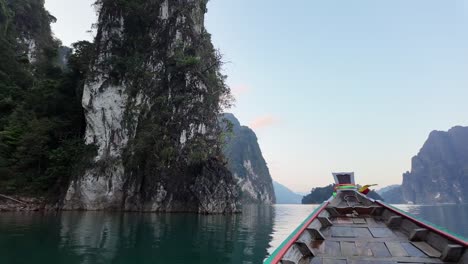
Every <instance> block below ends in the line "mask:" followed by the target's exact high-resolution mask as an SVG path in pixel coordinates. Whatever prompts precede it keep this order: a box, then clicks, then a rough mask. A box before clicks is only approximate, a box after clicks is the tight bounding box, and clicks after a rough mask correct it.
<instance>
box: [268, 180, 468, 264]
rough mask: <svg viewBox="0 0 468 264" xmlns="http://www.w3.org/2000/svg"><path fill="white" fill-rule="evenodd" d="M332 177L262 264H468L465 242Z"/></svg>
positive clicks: (348, 183)
mask: <svg viewBox="0 0 468 264" xmlns="http://www.w3.org/2000/svg"><path fill="white" fill-rule="evenodd" d="M333 176H334V178H335V190H336V192H335V193H333V195H332V197H330V199H328V200H327V201H325V202H324V203H323V204H321V205H320V206H319V207H318V208H317V209H316V210H315V211H314V212H312V213H311V214H310V215H309V217H307V218H306V219H305V220H304V221H303V222H302V223H301V224H300V225H299V226H298V227H297V228H296V229H295V230H294V232H293V233H292V234H291V235H290V236H289V237H288V238H287V239H286V240H285V241H284V242H283V243H282V244H281V245H280V246H279V247H278V248H277V249H276V250H275V251H274V252H273V253H272V254H271V255H270V257H269V258H267V259H266V260H265V261H264V263H265V264H272V263H273V264H277V263H281V264H315V263H323V264H331V263H339V264H360V263H366V264H371V263H380V264H384V263H385V264H390V263H463V264H468V249H467V248H468V241H466V240H464V239H463V238H461V237H460V236H457V235H454V234H451V233H449V232H447V231H444V230H441V229H439V228H437V227H435V226H434V225H432V224H430V223H428V222H425V221H423V220H420V219H418V218H416V217H415V216H413V215H411V214H409V213H407V212H405V211H402V210H400V209H398V208H395V207H393V206H391V205H389V204H386V203H384V202H382V201H379V200H374V199H371V198H369V197H367V196H366V195H365V194H363V193H362V191H363V190H362V188H361V192H360V191H359V189H358V187H357V186H356V184H355V182H354V173H352V172H348V173H333ZM364 193H366V191H364ZM447 217H449V216H447Z"/></svg>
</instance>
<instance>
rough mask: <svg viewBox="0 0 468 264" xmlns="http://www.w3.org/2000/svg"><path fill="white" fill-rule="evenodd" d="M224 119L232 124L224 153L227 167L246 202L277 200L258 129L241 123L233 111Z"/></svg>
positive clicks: (271, 202) (271, 201)
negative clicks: (256, 131) (260, 143)
mask: <svg viewBox="0 0 468 264" xmlns="http://www.w3.org/2000/svg"><path fill="white" fill-rule="evenodd" d="M223 119H224V120H228V121H229V123H230V125H231V131H230V133H228V135H227V137H226V144H225V148H224V154H225V156H226V158H227V160H228V168H229V170H230V171H231V172H232V173H233V175H234V178H235V179H236V180H237V182H238V185H239V187H240V189H241V198H242V201H243V203H244V204H249V203H255V204H273V203H275V200H276V199H275V192H274V189H273V181H272V179H271V175H270V171H269V169H268V167H267V164H266V162H265V159H264V158H263V155H262V151H261V150H260V146H259V145H258V141H257V136H256V135H255V132H254V131H253V130H252V129H250V128H248V127H246V126H241V124H240V122H239V120H237V118H236V117H235V116H234V115H233V114H230V113H226V114H224V115H223Z"/></svg>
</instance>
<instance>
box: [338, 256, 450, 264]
mask: <svg viewBox="0 0 468 264" xmlns="http://www.w3.org/2000/svg"><path fill="white" fill-rule="evenodd" d="M346 260H347V261H348V262H351V261H353V260H358V261H370V262H371V263H381V262H382V261H393V262H397V263H405V264H407V263H419V264H422V263H438V264H439V263H440V264H441V263H445V262H443V261H441V260H440V259H436V258H428V257H425V258H418V257H390V258H388V257H386V258H377V257H365V256H354V257H346Z"/></svg>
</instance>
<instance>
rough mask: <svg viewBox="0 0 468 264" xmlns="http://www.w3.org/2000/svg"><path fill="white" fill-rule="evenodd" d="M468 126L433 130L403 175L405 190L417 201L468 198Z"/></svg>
mask: <svg viewBox="0 0 468 264" xmlns="http://www.w3.org/2000/svg"><path fill="white" fill-rule="evenodd" d="M467 189H468V127H460V126H458V127H453V128H452V129H450V130H449V131H448V132H444V131H433V132H431V134H430V135H429V138H428V139H427V141H426V142H425V143H424V146H423V147H422V148H421V150H420V151H419V153H418V155H416V156H415V157H413V159H412V168H411V172H406V173H405V174H403V184H402V185H401V192H402V194H403V198H404V200H405V201H409V202H413V203H416V204H432V203H466V202H467V201H468V192H467V191H466V190H467Z"/></svg>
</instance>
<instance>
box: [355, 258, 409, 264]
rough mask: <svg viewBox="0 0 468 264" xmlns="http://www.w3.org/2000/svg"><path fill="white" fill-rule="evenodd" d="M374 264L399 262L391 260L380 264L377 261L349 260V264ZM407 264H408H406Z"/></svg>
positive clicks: (394, 263)
mask: <svg viewBox="0 0 468 264" xmlns="http://www.w3.org/2000/svg"><path fill="white" fill-rule="evenodd" d="M374 263H377V264H398V262H396V261H391V260H383V261H379V262H376V261H375V260H351V259H348V260H347V264H374ZM405 264H408V263H405Z"/></svg>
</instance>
